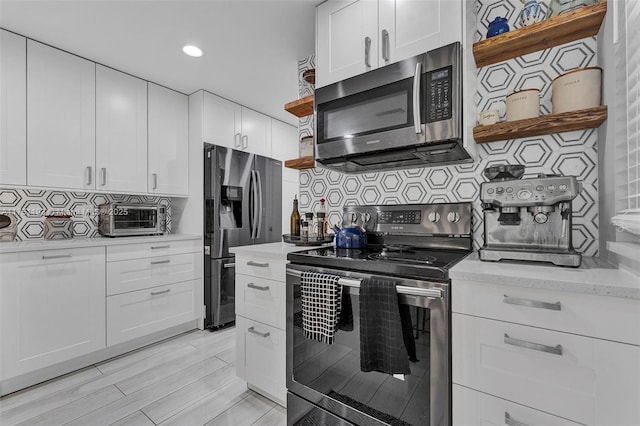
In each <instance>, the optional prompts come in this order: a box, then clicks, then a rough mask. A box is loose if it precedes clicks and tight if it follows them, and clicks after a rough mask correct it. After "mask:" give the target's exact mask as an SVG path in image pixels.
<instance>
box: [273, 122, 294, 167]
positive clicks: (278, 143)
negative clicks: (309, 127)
mask: <svg viewBox="0 0 640 426" xmlns="http://www.w3.org/2000/svg"><path fill="white" fill-rule="evenodd" d="M298 151H299V147H298V129H297V128H296V127H294V126H291V125H289V124H285V123H283V122H282V121H278V120H271V154H270V155H269V156H270V157H271V158H275V159H276V160H280V161H285V160H291V159H292V158H297V157H298Z"/></svg>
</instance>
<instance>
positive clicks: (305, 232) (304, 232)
mask: <svg viewBox="0 0 640 426" xmlns="http://www.w3.org/2000/svg"><path fill="white" fill-rule="evenodd" d="M300 238H301V239H302V241H306V240H308V239H309V222H307V221H306V220H305V221H304V222H302V227H301V228H300Z"/></svg>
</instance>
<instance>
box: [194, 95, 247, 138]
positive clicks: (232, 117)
mask: <svg viewBox="0 0 640 426" xmlns="http://www.w3.org/2000/svg"><path fill="white" fill-rule="evenodd" d="M203 121H204V126H203V132H204V141H205V142H207V143H210V144H213V145H218V146H225V147H227V148H235V149H239V148H240V145H241V143H242V142H241V137H242V135H241V133H240V132H241V131H242V107H241V106H240V105H238V104H236V103H233V102H231V101H228V100H226V99H223V98H221V97H219V96H216V95H213V94H211V93H208V92H204V118H203Z"/></svg>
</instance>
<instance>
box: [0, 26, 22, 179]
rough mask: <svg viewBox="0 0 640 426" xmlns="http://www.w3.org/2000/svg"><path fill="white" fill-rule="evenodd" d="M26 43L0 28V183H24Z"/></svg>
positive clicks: (17, 36) (19, 37)
mask: <svg viewBox="0 0 640 426" xmlns="http://www.w3.org/2000/svg"><path fill="white" fill-rule="evenodd" d="M26 128H27V42H26V39H25V38H24V37H21V36H19V35H16V34H13V33H10V32H8V31H5V30H0V184H7V185H25V184H26V183H27V133H26Z"/></svg>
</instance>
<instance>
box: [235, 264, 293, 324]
mask: <svg viewBox="0 0 640 426" xmlns="http://www.w3.org/2000/svg"><path fill="white" fill-rule="evenodd" d="M236 313H237V314H238V315H242V316H244V317H246V318H251V319H252V320H255V321H260V322H263V323H265V324H268V325H271V326H273V327H277V328H279V329H281V330H284V329H285V325H286V306H285V284H284V283H283V282H279V281H273V280H265V279H263V278H258V277H251V276H248V275H241V274H236Z"/></svg>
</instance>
